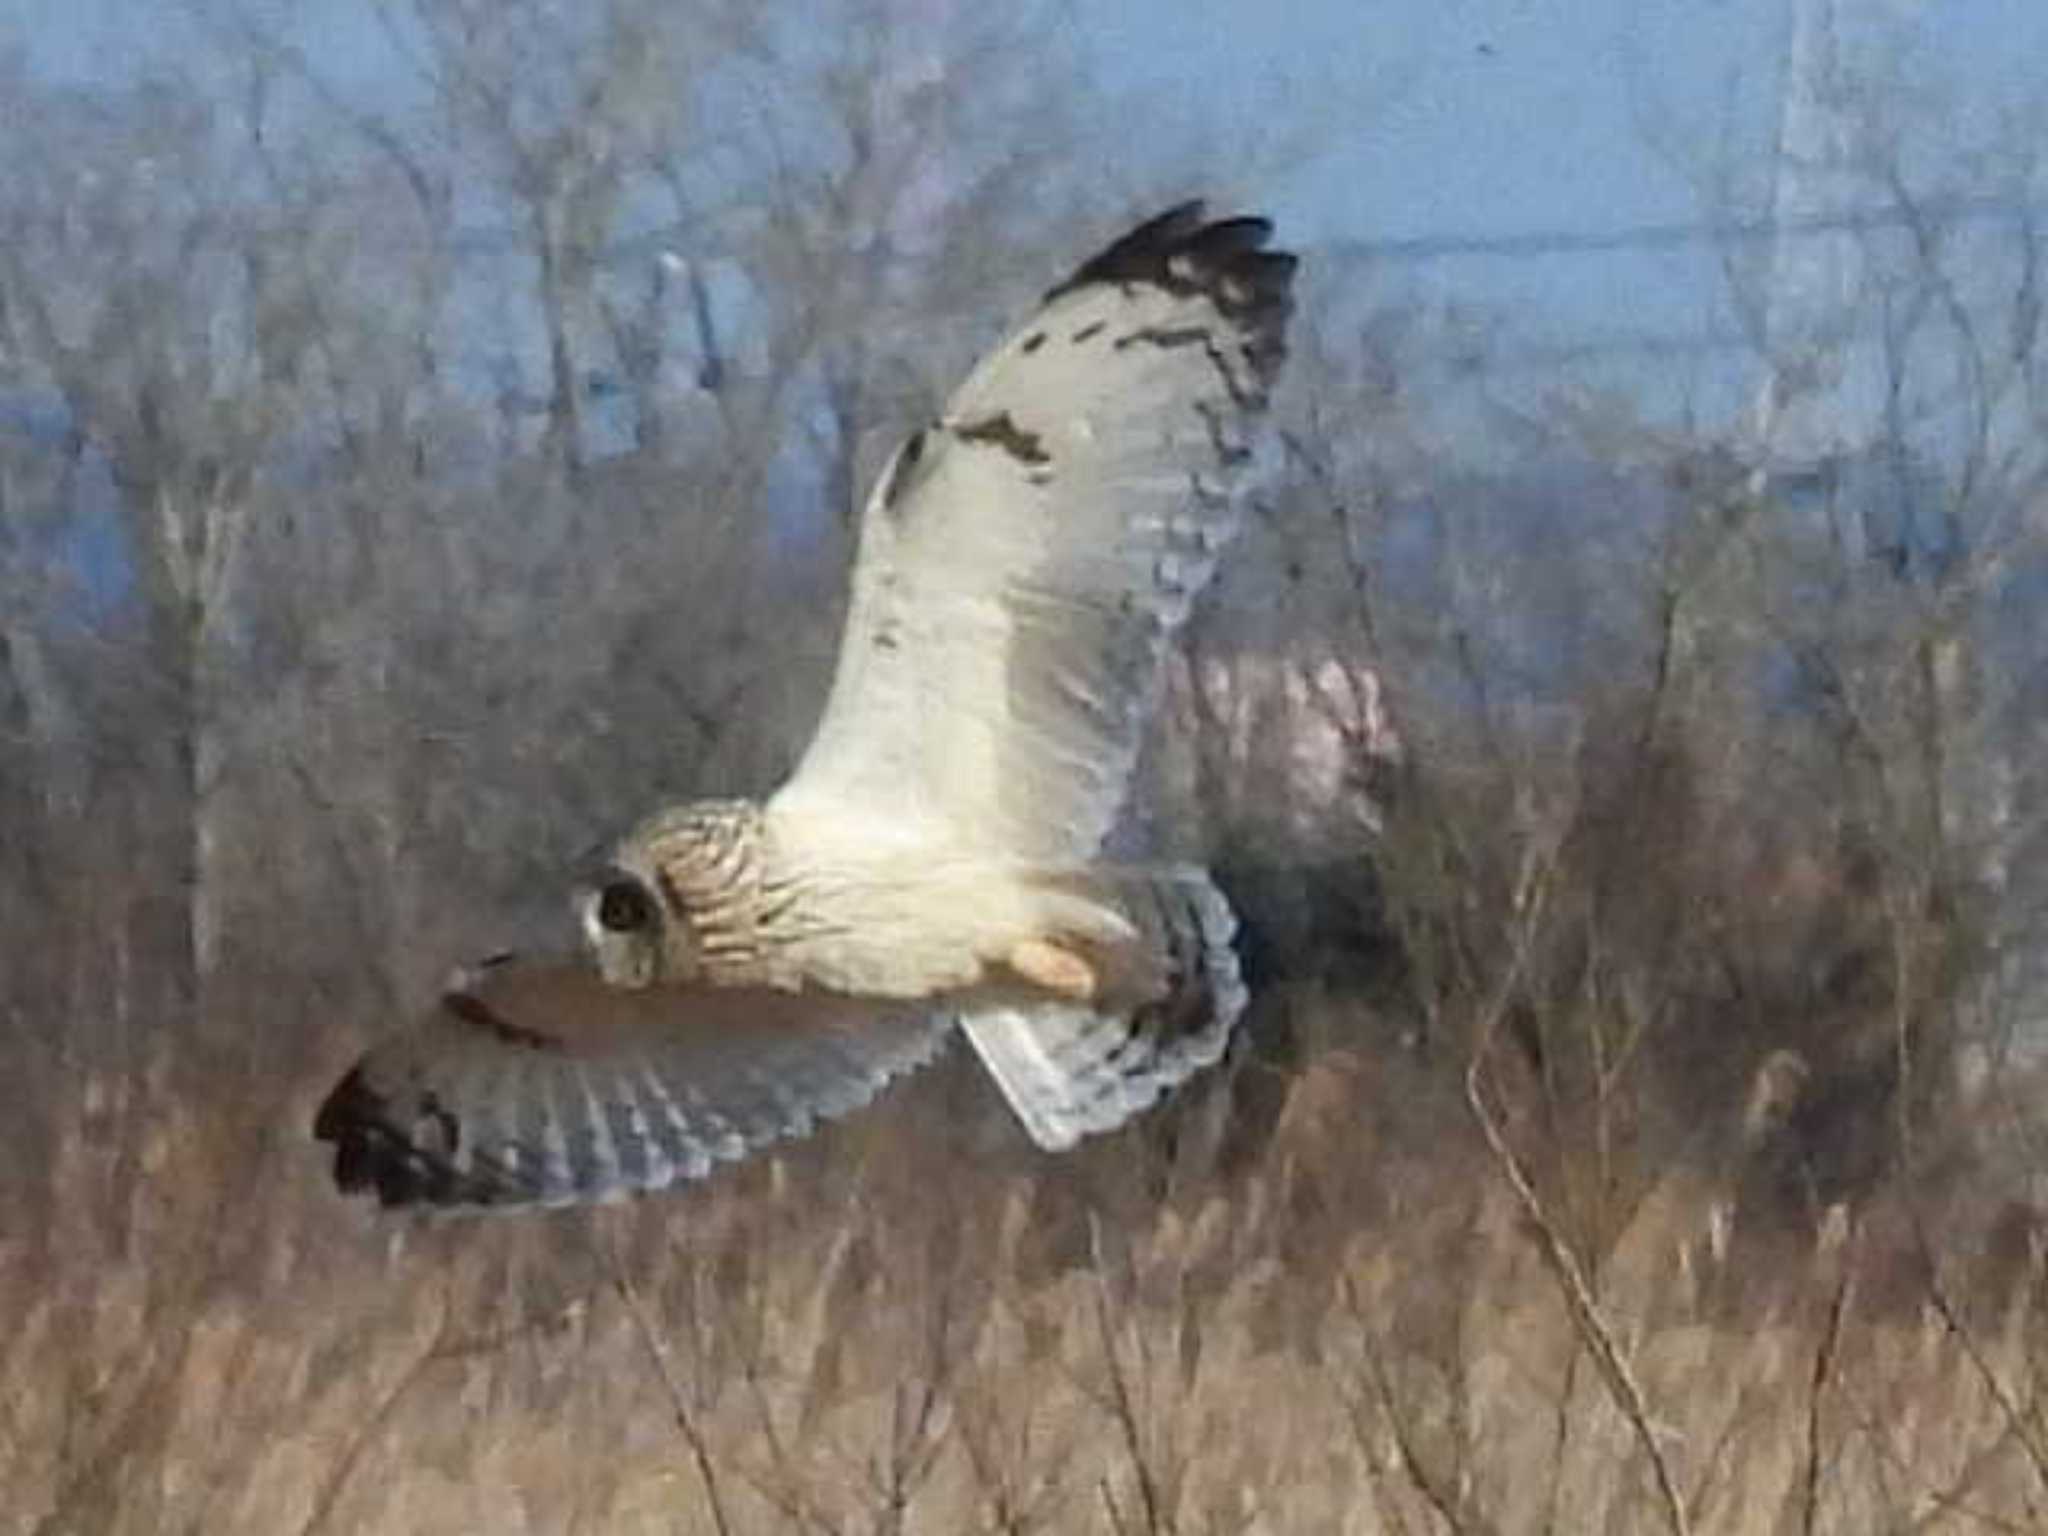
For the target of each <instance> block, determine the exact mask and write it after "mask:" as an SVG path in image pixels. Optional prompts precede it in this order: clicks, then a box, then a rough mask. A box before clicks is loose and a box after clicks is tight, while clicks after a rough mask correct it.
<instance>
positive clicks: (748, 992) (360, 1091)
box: [314, 203, 1296, 1207]
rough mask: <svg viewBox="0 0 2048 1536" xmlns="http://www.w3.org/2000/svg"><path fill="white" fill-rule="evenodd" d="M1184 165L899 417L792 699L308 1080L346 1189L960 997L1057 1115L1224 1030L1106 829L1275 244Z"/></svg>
mask: <svg viewBox="0 0 2048 1536" xmlns="http://www.w3.org/2000/svg"><path fill="white" fill-rule="evenodd" d="M1270 239H1271V227H1270V225H1269V224H1268V223H1267V221H1265V220H1263V219H1259V218H1224V219H1217V220H1211V219H1209V218H1208V217H1207V216H1206V214H1205V211H1204V208H1203V205H1202V204H1200V203H1188V204H1185V205H1183V206H1180V207H1177V208H1174V209H1172V210H1170V211H1169V212H1167V213H1164V214H1162V215H1160V216H1159V217H1157V218H1154V219H1152V220H1150V221H1149V222H1146V223H1143V224H1140V225H1139V226H1138V227H1137V228H1135V229H1133V230H1131V231H1130V232H1129V233H1128V234H1126V235H1124V236H1123V237H1122V238H1121V239H1119V240H1117V241H1115V242H1114V243H1113V244H1111V245H1109V246H1108V247H1107V248H1106V249H1104V250H1102V251H1100V252H1099V253H1098V254H1096V255H1095V256H1093V257H1092V258H1090V259H1089V260H1087V261H1085V262H1083V263H1082V264H1081V265H1080V266H1079V267H1078V268H1077V269H1076V270H1075V271H1074V272H1073V273H1072V274H1071V275H1070V276H1069V277H1067V278H1066V280H1065V281H1063V282H1060V283H1059V284H1057V285H1056V286H1055V287H1053V288H1052V289H1051V290H1050V291H1049V292H1047V293H1046V294H1045V296H1044V298H1043V299H1042V300H1041V302H1040V303H1039V305H1038V307H1037V309H1036V310H1035V312H1034V313H1032V314H1031V315H1030V316H1029V318H1027V319H1026V320H1025V321H1024V322H1023V323H1022V324H1021V325H1019V326H1017V327H1016V328H1015V329H1014V330H1012V331H1011V332H1010V333H1009V334H1008V336H1007V338H1006V339H1004V340H1003V341H1002V342H1001V343H1000V344H999V345H998V346H996V347H995V348H994V349H993V350H992V351H991V352H990V353H989V355H988V356H987V357H986V358H985V359H984V360H983V361H981V363H980V364H979V365H978V366H976V367H975V368H974V369H973V370H972V371H971V372H969V374H968V375H967V378H966V380H965V381H964V382H963V383H961V384H960V386H959V387H958V388H957V390H955V392H954V393H953V395H952V397H951V399H950V400H949V401H948V402H947V404H946V406H945V409H944V410H943V412H942V413H941V414H940V415H939V416H938V417H937V419H936V420H932V421H929V422H927V423H925V424H924V425H922V426H920V427H919V428H917V429H916V430H915V431H913V432H911V433H910V434H909V436H908V438H907V439H906V440H905V441H904V442H903V444H902V445H901V447H899V448H898V449H897V451H896V452H895V454H894V456H893V457H892V458H891V459H890V460H889V461H888V463H887V465H886V466H885V467H884V468H883V470H882V471H881V473H880V475H879V476H878V478H877V481H876V484H875V486H874V488H873V490H872V492H871V493H870V495H869V497H868V499H867V502H866V505H865V509H864V511H863V514H862V518H861V524H860V540H859V552H858V556H857V558H856V560H855V563H854V568H853V574H852V598H851V602H850V605H849V608H848V614H847V619H846V625H845V631H844V635H843V638H842V641H841V645H840V651H839V657H838V661H837V665H836V669H835V672H834V676H833V680H832V684H831V689H830V693H829V695H828V697H827V700H826V703H825V707H824V712H823V716H822V718H821V719H820V721H819V724H818V727H817V730H816V734H815V735H814V737H813V738H812V740H811V742H810V744H809V746H808V747H807V748H806V750H805V751H804V753H803V754H802V756H801V757H800V759H799V760H798V762H797V766H796V768H795V770H794V771H793V772H792V773H791V774H790V776H789V778H788V779H787V781H786V782H784V783H783V784H782V785H781V786H780V787H778V788H776V789H774V791H773V792H772V793H770V794H768V795H766V796H765V797H763V798H761V799H758V800H717V801H697V802H692V803H686V804H681V805H677V806H673V807H670V808H667V809H663V810H659V811H657V812H655V813H654V814H652V815H650V816H648V817H647V818H646V819H644V820H643V821H642V822H641V823H640V824H639V825H638V826H637V827H635V828H634V830H632V831H631V832H630V833H629V834H628V835H627V836H626V837H624V838H623V839H622V840H621V841H620V842H619V843H618V844H617V846H616V848H615V849H613V851H612V852H611V854H610V857H609V860H608V861H607V862H606V863H605V864H604V865H603V867H602V868H601V869H599V870H598V871H596V872H595V873H594V874H593V875H591V876H590V877H589V878H587V879H585V880H583V881H580V882H578V883H577V884H576V886H575V889H574V890H573V891H572V892H571V893H570V895H569V909H570V915H571V917H572V918H573V920H574V922H575V925H576V926H577V927H578V928H579V929H580V932H579V933H578V934H577V938H576V945H575V947H574V949H573V951H571V952H570V953H568V954H566V955H563V956H528V955H516V954H515V955H505V956H499V957H496V958H493V959H492V960H490V961H487V962H485V963H483V964H481V965H477V966H473V967H470V968H468V969H466V970H464V971H461V972H458V973H457V975H456V976H455V977H454V979H453V980H452V981H451V982H450V983H449V985H448V986H447V987H446V988H445V990H444V992H443V994H442V996H441V997H440V999H439V1001H438V1002H437V1003H436V1004H435V1005H434V1006H433V1007H432V1008H431V1009H429V1010H428V1011H427V1013H426V1016H425V1018H424V1019H422V1020H421V1021H419V1022H417V1023H416V1024H415V1025H414V1026H413V1027H412V1028H410V1029H408V1030H406V1031H404V1032H402V1033H399V1034H397V1035H395V1036H393V1037H392V1038H390V1039H388V1040H387V1041H385V1042H384V1043H383V1044H380V1045H378V1046H376V1047H375V1048H374V1049H372V1050H371V1051H370V1052H369V1053H368V1054H367V1055H366V1056H364V1057H363V1058H362V1060H361V1061H360V1062H359V1063H357V1065H356V1066H355V1067H354V1068H353V1069H352V1070H351V1071H349V1072H348V1073H347V1075H346V1076H345V1077H343V1079H342V1080H341V1082H340V1083H339V1084H338V1086H336V1087H335V1088H334V1090H333V1091H332V1093H330V1094H329V1096H328V1097H327V1099H326V1101H325V1103H324V1104H323V1105H322V1107H321V1108H320V1110H319V1112H318V1115H317V1117H316V1120H315V1125H314V1131H315V1134H316V1135H317V1136H318V1137H319V1138H320V1139H322V1140H323V1141H326V1142H329V1143H332V1144H333V1146H334V1148H335V1153H334V1168H335V1176H336V1178H337V1181H338V1182H339V1184H340V1186H341V1187H342V1188H343V1189H344V1190H348V1191H357V1190H361V1191H368V1192H373V1193H374V1194H375V1195H376V1196H378V1197H379V1198H380V1199H381V1200H382V1201H383V1202H384V1203H386V1204H389V1205H404V1204H412V1203H426V1204H431V1205H439V1206H491V1207H520V1206H530V1205H562V1204H572V1203H577V1202H583V1201H593V1200H602V1199H606V1198H609V1197H614V1196H618V1195H622V1194H626V1193H629V1192H634V1191H647V1190H656V1189H661V1188H664V1187H666V1186H669V1185H671V1184H674V1183H676V1182H677V1181H679V1180H685V1179H693V1178H697V1177H700V1176H702V1175H703V1174H705V1173H706V1172H708V1171H709V1170H710V1169H711V1168H713V1167H714V1166H715V1165H716V1164H718V1163H719V1162H721V1161H727V1160H733V1159H738V1158H742V1157H745V1156H747V1155H748V1154H749V1153H751V1152H753V1151H755V1150H757V1149H759V1148H761V1147H764V1146H766V1145H768V1144H770V1143H772V1142H774V1141H776V1140H777V1139H779V1138H784V1137H791V1136H799V1135H802V1134H804V1133H806V1132H807V1131H809V1130H810V1129H811V1128H812V1127H813V1126H814V1125H816V1124H817V1123H818V1122H819V1121H821V1120H825V1119H829V1118H831V1117H834V1116H837V1115H842V1114H845V1113H847V1112H848V1111H851V1110H853V1109H855V1108H857V1107H859V1106H862V1105H864V1104H866V1103H867V1102H869V1101H870V1100H871V1099H872V1098H873V1097H874V1096H875V1095H876V1094H877V1093H878V1092H879V1091H880V1090H881V1088H882V1087H883V1086H884V1085H885V1084H886V1083H888V1082H889V1081H890V1080H891V1079H892V1078H894V1077H897V1076H898V1075H900V1074H903V1073H906V1072H909V1071H912V1070H913V1069H915V1068H917V1067H918V1066H920V1065H921V1064H923V1063H925V1062H927V1061H929V1060H930V1059H931V1058H932V1057H933V1056H934V1055H935V1054H936V1053H937V1052H938V1051H939V1050H940V1049H941V1048H942V1047H943V1046H944V1045H945V1044H946V1043H947V1041H948V1040H949V1039H950V1038H951V1037H953V1036H954V1035H955V1034H956V1033H958V1034H961V1035H964V1036H965V1037H966V1040H967V1043H968V1045H969V1046H970V1047H971V1048H972V1049H973V1051H974V1052H975V1053H976V1054H977V1055H978V1056H979V1058H980V1060H981V1062H982V1063H983V1064H984V1065H985V1066H986V1068H987V1069H988V1072H989V1074H990V1076H991V1077H992V1078H993V1080H994V1082H995V1085H996V1087H997V1088H998V1089H999V1090H1000V1092H1001V1093H1002V1095H1003V1097H1004V1098H1005V1100H1007V1102H1008V1104H1009V1106H1010V1108H1011V1109H1012V1110H1014V1111H1015V1113H1016V1116H1017V1119H1018V1120H1019V1122H1020V1123H1021V1124H1022V1127H1023V1129H1024V1130H1025V1132H1026V1133H1027V1134H1028V1135H1029V1136H1030V1137H1031V1139H1032V1140H1033V1141H1035V1142H1036V1143H1037V1144H1038V1145H1039V1146H1041V1147H1044V1148H1047V1149H1049V1150H1059V1149H1063V1148H1066V1147H1070V1146H1072V1145H1073V1144H1074V1143H1075V1142H1076V1141H1077V1140H1079V1139H1080V1138H1081V1137H1083V1136H1087V1135H1090V1134H1092V1133H1096V1132H1100V1131H1106V1130H1109V1129H1111V1128H1112V1127H1115V1126H1118V1125H1121V1124H1122V1123H1124V1122H1125V1121H1126V1120H1128V1119H1129V1118H1130V1117H1131V1116H1133V1115H1135V1114H1137V1113H1138V1112H1139V1111H1141V1110H1143V1109H1144V1108H1146V1107H1147V1106H1148V1105H1150V1104H1152V1103H1153V1102H1155V1101H1156V1100H1157V1099H1158V1098H1159V1097H1160V1096H1161V1095H1162V1094H1164V1093H1165V1092H1166V1091H1168V1090H1169V1089H1171V1088H1172V1087H1174V1086H1175V1085H1176V1084H1178V1083H1180V1082H1182V1081H1183V1080H1184V1079H1186V1078H1187V1077H1189V1076H1190V1075H1191V1074H1193V1073H1195V1072H1197V1071H1199V1070H1200V1069H1201V1068H1203V1067H1204V1066H1207V1065H1210V1064H1212V1063H1214V1062H1215V1061H1216V1060H1217V1059H1218V1058H1219V1057H1220V1056H1221V1054H1222V1052H1223V1050H1224V1047H1225V1044H1226V1043H1227V1041H1228V1038H1229V1035H1230V1031H1231V1028H1232V1026H1233V1025H1234V1024H1235V1022H1236V1021H1237V1019H1238V1017H1239V1016H1240V1015H1241V1014H1242V1012H1243V1010H1244V1007H1245V1003H1246V992H1245V987H1244V983H1243V980H1242V977H1241V975H1240V971H1239V967H1238V961H1237V957H1236V954H1235V951H1234V949H1233V938H1234V934H1235V929H1236V923H1235V919H1234V917H1233V914H1232V912H1231V909H1230V907H1229V905H1228V903H1227V902H1226V901H1225V899H1224V897H1223V896H1222V894H1221V893H1220V892H1219V891H1218V890H1217V888H1216V886H1215V885H1214V883H1213V882H1212V881H1211V879H1210V877H1209V875H1208V874H1207V872H1206V871H1204V870H1203V869H1201V868H1199V867H1193V866H1189V865H1185V864H1143V863H1124V862H1117V861H1115V860H1113V859H1110V858H1109V857H1107V856H1106V855H1105V853H1104V840H1105V838H1106V836H1107V834H1108V833H1109V831H1110V828H1111V825H1112V823H1113V822H1114V821H1115V819H1116V817H1117V815H1118V812H1119V809H1120V807H1121V804H1122V801H1123V799H1124V795H1125V791H1126V785H1127V781H1128V779H1129V777H1130V774H1131V769H1132V764H1133V761H1134V759H1135V757H1136V755H1137V752H1138V747H1139V739H1140V736H1141V734H1142V732H1143V729H1144V726H1145V722H1146V719H1147V716H1148V714H1149V712H1150V709H1151V706H1152V702H1153V699H1154V696H1155V694H1156V692H1157V689H1158V684H1159V674H1160V668H1161V662H1162V656H1163V653H1164V651H1165V648H1166V647H1167V645H1168V644H1169V643H1170V641H1171V640H1172V637H1173V635H1174V632H1175V630H1176V628H1177V627H1178V626H1179V625H1180V624H1181V623H1182V621H1183V620H1184V619H1185V617H1186V615H1187V612H1188V607H1189V604H1190V603H1191V602H1192V601H1193V600H1194V598H1195V596H1196V595H1197V594H1198V593H1199V592H1200V591H1201V590H1202V588H1203V587H1204V585H1205V584H1206V583H1207V582H1208V581H1209V579H1210V577H1211V575H1212V573H1213V572H1214V570H1215V568H1216V564H1217V561H1218V559H1219V557H1220V556H1221V555H1222V553H1223V551H1224V549H1225V547H1226V546H1227V545H1228V544H1229V542H1230V540H1231V538H1232V536H1233V534H1234V533H1235V532H1236V530H1237V527H1238V524H1239V522H1240V520H1241V505H1240V504H1241V499H1242V488H1243V481H1244V479H1245V475H1246V467H1247V464H1248V463H1249V461H1250V460H1251V458H1252V456H1253V451H1254V446H1255V434H1256V431H1257V429H1258V426H1259V423H1260V421H1261V419H1262V418H1263V416H1264V414H1265V411H1266V406H1267V399H1268V396H1269V393H1270V391H1271V389H1272V387H1273V384H1274V380H1275V377H1276V375H1277V374H1278V372H1279V369H1280V367H1281V363H1282V360H1283V357H1284V355H1285V335H1286V328H1287V322H1288V317H1289V314H1290V312H1291V308H1292V286H1293V278H1294V271H1295V265H1296V263H1295V258H1294V257H1293V256H1292V255H1290V254H1287V253H1285V252H1281V251H1276V250H1272V249H1269V241H1270Z"/></svg>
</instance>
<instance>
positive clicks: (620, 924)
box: [597, 880, 655, 933]
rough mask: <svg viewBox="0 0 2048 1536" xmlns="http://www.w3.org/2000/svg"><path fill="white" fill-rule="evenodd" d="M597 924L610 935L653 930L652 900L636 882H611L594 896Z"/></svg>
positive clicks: (644, 888)
mask: <svg viewBox="0 0 2048 1536" xmlns="http://www.w3.org/2000/svg"><path fill="white" fill-rule="evenodd" d="M597 920H598V923H599V924H600V925H601V926H603V927H604V928H605V929H606V930H608V931H609V932H612V933H638V932H640V931H641V930H642V929H643V928H652V927H653V926H654V920H655V911H654V898H653V897H651V896H649V895H648V894H647V887H645V886H644V885H642V884H641V883H640V882H639V881H637V880H613V881H611V882H609V883H608V884H607V885H606V886H605V887H604V889H602V890H601V891H599V892H598V893H597Z"/></svg>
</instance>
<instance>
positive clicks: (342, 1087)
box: [313, 1067, 425, 1205]
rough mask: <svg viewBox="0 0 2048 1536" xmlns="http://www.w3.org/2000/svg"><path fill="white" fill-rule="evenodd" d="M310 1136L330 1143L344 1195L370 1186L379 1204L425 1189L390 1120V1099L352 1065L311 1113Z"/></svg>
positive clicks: (399, 1201) (405, 1199) (402, 1200)
mask: <svg viewBox="0 0 2048 1536" xmlns="http://www.w3.org/2000/svg"><path fill="white" fill-rule="evenodd" d="M313 1137H314V1139H315V1140H316V1141H324V1142H328V1143H330V1144H331V1145H332V1146H333V1147H334V1182H335V1184H336V1186H337V1187H338V1188H339V1189H340V1190H341V1192H342V1193H343V1194H345V1195H354V1194H362V1193H364V1192H367V1191H374V1192H375V1193H376V1196H377V1199H378V1200H379V1202H380V1203H382V1204H384V1205H408V1204H411V1203H412V1202H413V1201H415V1200H418V1199H420V1198H422V1197H423V1196H424V1194H425V1189H424V1183H423V1180H422V1178H421V1173H422V1170H421V1169H420V1168H419V1167H418V1162H417V1157H416V1155H415V1154H414V1153H413V1151H412V1148H411V1146H410V1145H409V1144H408V1143H407V1142H406V1140H405V1138H404V1137H402V1136H400V1135H399V1134H398V1132H397V1130H396V1129H395V1128H394V1127H393V1125H392V1124H391V1105H390V1101H389V1100H388V1099H386V1098H385V1097H384V1095H383V1094H381V1093H379V1092H377V1090H376V1089H374V1088H372V1087H371V1086H370V1084H369V1081H368V1079H366V1078H365V1077H364V1076H363V1070H362V1068H361V1067H355V1068H352V1069H351V1070H350V1071H349V1073H348V1075H347V1076H345V1077H344V1078H342V1080H341V1081H340V1082H339V1083H336V1084H335V1085H334V1091H333V1092H331V1093H329V1094H328V1095H327V1097H326V1099H325V1100H324V1101H323V1102H322V1103H321V1105H320V1110H319V1113H318V1114H316V1115H314V1117H313Z"/></svg>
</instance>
